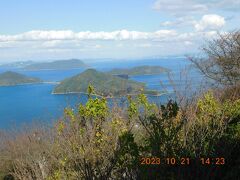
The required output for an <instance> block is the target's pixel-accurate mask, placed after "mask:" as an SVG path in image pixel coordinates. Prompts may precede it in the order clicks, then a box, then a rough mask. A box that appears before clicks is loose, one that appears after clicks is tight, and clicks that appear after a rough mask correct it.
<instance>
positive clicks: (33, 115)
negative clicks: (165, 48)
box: [0, 58, 202, 129]
mask: <svg viewBox="0 0 240 180" xmlns="http://www.w3.org/2000/svg"><path fill="white" fill-rule="evenodd" d="M88 64H89V65H90V66H91V67H92V68H95V69H98V70H101V71H108V70H111V69H112V68H130V67H134V66H139V65H160V66H162V67H166V68H169V69H171V71H172V73H171V75H170V76H169V75H168V74H161V75H141V76H132V77H131V79H133V80H136V81H139V82H145V83H146V84H147V87H148V88H150V89H157V90H168V91H169V92H172V91H173V87H172V83H174V86H175V87H177V88H179V89H181V88H184V87H185V86H186V81H187V82H189V81H191V84H192V87H193V88H197V87H198V85H199V83H200V81H201V80H202V77H201V76H200V74H199V73H198V72H197V71H196V70H194V69H191V70H189V67H190V66H191V64H190V62H189V61H187V60H186V59H184V58H166V59H145V60H129V61H127V60H122V61H118V60H115V61H113V62H110V61H105V62H104V61H102V62H89V63H88ZM6 70H9V69H0V73H1V72H4V71H6ZM14 71H16V72H20V73H23V74H25V75H29V76H33V77H38V78H41V79H43V80H44V81H49V82H56V81H60V80H62V79H64V78H67V77H71V76H73V75H76V74H78V73H81V72H82V71H84V69H73V70H46V71H23V70H20V69H14ZM186 75H187V76H186ZM186 77H187V78H186ZM169 79H171V80H169ZM54 86H55V85H54V84H34V85H19V86H9V87H0V129H8V128H10V127H12V126H19V125H21V124H28V123H30V122H32V121H41V122H53V121H54V120H56V119H58V118H61V116H62V112H63V109H64V108H65V107H67V106H69V107H72V108H74V107H76V106H77V104H79V103H85V102H86V101H87V97H86V95H84V94H78V95H76V94H75V95H73V94H71V95H53V94H51V92H52V90H53V89H54ZM167 98H169V96H166V95H165V96H162V97H149V99H150V101H154V102H157V103H159V104H161V103H164V102H165V101H166V99H167Z"/></svg>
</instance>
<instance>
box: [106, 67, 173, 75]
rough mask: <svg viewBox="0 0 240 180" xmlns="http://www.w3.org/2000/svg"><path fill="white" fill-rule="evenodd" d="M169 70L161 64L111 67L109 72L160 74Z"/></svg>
mask: <svg viewBox="0 0 240 180" xmlns="http://www.w3.org/2000/svg"><path fill="white" fill-rule="evenodd" d="M168 71H169V70H168V69H166V68H163V67H161V66H137V67H134V68H131V69H118V68H117V69H113V70H111V71H109V72H108V73H109V74H113V75H119V74H126V75H130V76H131V75H153V74H161V73H164V72H168Z"/></svg>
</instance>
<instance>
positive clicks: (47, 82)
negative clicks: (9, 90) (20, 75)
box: [0, 81, 60, 88]
mask: <svg viewBox="0 0 240 180" xmlns="http://www.w3.org/2000/svg"><path fill="white" fill-rule="evenodd" d="M34 84H60V82H54V81H53V82H51V81H43V82H33V83H21V84H12V85H0V88H1V87H11V86H24V85H34Z"/></svg>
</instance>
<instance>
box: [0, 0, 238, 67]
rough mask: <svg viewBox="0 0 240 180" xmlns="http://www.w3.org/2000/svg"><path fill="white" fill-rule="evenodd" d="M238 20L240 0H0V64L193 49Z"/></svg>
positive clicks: (163, 54)
mask: <svg viewBox="0 0 240 180" xmlns="http://www.w3.org/2000/svg"><path fill="white" fill-rule="evenodd" d="M239 22H240V0H115V1H113V0H101V1H100V0H87V1H86V0H41V1H33V0H21V1H19V0H7V1H0V64H1V63H5V62H14V61H24V60H33V61H40V60H50V59H68V58H79V59H104V58H108V59H132V58H133V59H134V58H135V59H136V58H153V57H166V56H184V55H188V54H196V53H198V52H199V49H200V48H201V46H202V45H203V44H204V43H206V41H208V40H211V39H213V38H214V37H216V34H217V33H225V32H229V31H233V30H237V29H240V23H239Z"/></svg>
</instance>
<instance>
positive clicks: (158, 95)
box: [51, 92, 170, 99]
mask: <svg viewBox="0 0 240 180" xmlns="http://www.w3.org/2000/svg"><path fill="white" fill-rule="evenodd" d="M51 94H53V95H68V94H84V95H88V93H86V92H66V93H56V92H52V93H51ZM143 94H145V95H147V96H154V97H160V96H162V95H165V94H170V93H168V92H163V93H159V94H157V95H154V94H147V93H143ZM91 95H93V96H98V97H105V98H107V99H114V98H122V97H127V96H137V95H139V94H126V95H122V96H113V97H108V96H102V95H99V94H91Z"/></svg>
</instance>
